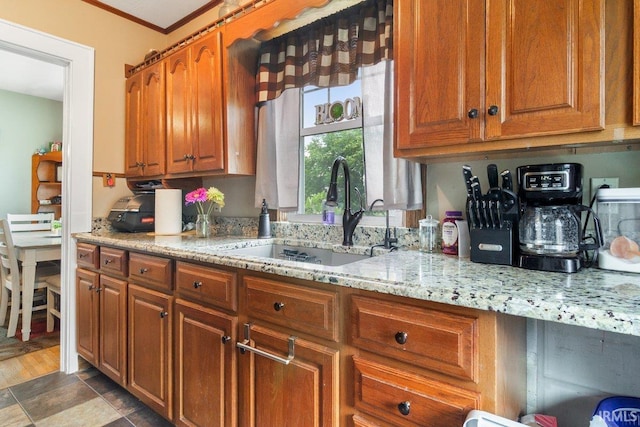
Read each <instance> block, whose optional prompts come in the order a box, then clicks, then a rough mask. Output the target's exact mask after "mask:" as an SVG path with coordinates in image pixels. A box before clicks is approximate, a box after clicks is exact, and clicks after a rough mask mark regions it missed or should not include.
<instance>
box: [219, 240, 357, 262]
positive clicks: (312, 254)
mask: <svg viewBox="0 0 640 427" xmlns="http://www.w3.org/2000/svg"><path fill="white" fill-rule="evenodd" d="M225 253H227V254H229V255H246V256H255V257H261V258H271V259H283V260H287V261H298V262H306V263H311V264H320V265H326V266H329V267H337V266H340V265H345V264H351V263H352V262H356V261H361V260H363V259H367V258H369V255H359V254H349V253H343V252H334V251H332V250H331V249H322V248H307V247H303V246H292V245H280V244H269V245H261V246H251V247H246V248H240V249H230V250H228V251H225Z"/></svg>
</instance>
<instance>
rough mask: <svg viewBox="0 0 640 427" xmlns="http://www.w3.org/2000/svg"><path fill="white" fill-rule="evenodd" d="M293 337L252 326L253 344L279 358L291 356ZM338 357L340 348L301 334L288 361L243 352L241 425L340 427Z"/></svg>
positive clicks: (240, 359) (241, 363) (241, 356)
mask: <svg viewBox="0 0 640 427" xmlns="http://www.w3.org/2000/svg"><path fill="white" fill-rule="evenodd" d="M290 337H291V335H288V334H285V333H282V332H278V331H275V330H273V329H270V328H268V327H262V326H256V325H252V327H251V343H252V344H251V345H252V346H253V347H255V348H256V349H258V350H261V351H264V352H267V353H269V354H273V355H276V356H278V357H280V358H284V359H286V358H287V356H288V354H289V351H288V348H289V338H290ZM240 338H242V337H240ZM338 356H339V352H338V350H336V349H333V348H331V347H327V346H324V345H321V344H317V343H314V342H311V341H309V340H305V339H302V338H296V339H295V346H294V358H293V360H291V361H290V363H289V364H287V365H285V364H283V363H282V362H279V361H275V360H272V359H270V358H268V357H265V356H264V355H261V354H257V353H254V352H249V351H247V352H244V354H240V356H239V372H240V376H239V378H240V383H239V384H240V385H239V386H240V408H239V409H240V425H241V426H252V427H253V426H255V427H260V426H279V427H306V426H310V427H319V426H338V425H339V421H338V417H339V390H338V388H339V387H338V380H339V374H340V371H339V357H338Z"/></svg>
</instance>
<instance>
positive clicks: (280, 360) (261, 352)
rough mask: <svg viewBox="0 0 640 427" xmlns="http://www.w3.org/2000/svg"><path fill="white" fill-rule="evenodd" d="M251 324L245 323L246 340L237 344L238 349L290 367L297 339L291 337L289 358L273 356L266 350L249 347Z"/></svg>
mask: <svg viewBox="0 0 640 427" xmlns="http://www.w3.org/2000/svg"><path fill="white" fill-rule="evenodd" d="M250 334H251V323H245V324H244V336H245V339H244V341H242V342H237V343H236V347H238V348H239V349H240V351H241V352H243V353H244V352H245V351H251V352H253V353H255V354H257V355H259V356H264V357H266V358H267V359H270V360H273V361H275V362H278V363H282V364H283V365H288V364H289V363H291V361H292V360H293V358H294V356H295V343H296V338H297V337H294V336H293V335H292V336H290V337H289V354H288V356H287V358H286V359H285V358H284V357H280V356H277V355H275V354H271V353H269V352H267V351H264V350H260V349H259V348H255V347H251V346H250V345H249V342H251V337H250Z"/></svg>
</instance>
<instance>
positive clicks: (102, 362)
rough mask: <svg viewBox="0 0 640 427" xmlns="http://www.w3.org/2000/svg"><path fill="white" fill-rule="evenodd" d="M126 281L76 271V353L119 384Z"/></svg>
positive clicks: (121, 381)
mask: <svg viewBox="0 0 640 427" xmlns="http://www.w3.org/2000/svg"><path fill="white" fill-rule="evenodd" d="M126 296H127V282H126V281H125V280H122V279H117V278H113V277H109V276H105V275H101V274H98V273H97V272H93V271H89V270H84V269H78V270H77V272H76V299H77V309H76V315H77V321H76V334H77V340H78V345H77V350H78V353H79V354H80V356H82V357H83V358H84V359H86V360H87V361H88V362H90V363H91V364H93V365H94V366H96V367H97V368H98V369H100V370H101V371H102V372H103V373H104V374H105V375H107V376H108V377H110V378H111V379H112V380H114V381H115V382H117V383H118V384H120V385H125V384H126V373H127V370H126V366H127V363H126V348H127V347H126V336H127V335H126V321H127V313H126V307H127V299H126V298H127V297H126Z"/></svg>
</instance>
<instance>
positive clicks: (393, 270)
mask: <svg viewBox="0 0 640 427" xmlns="http://www.w3.org/2000/svg"><path fill="white" fill-rule="evenodd" d="M74 237H75V238H76V239H77V240H78V241H83V242H88V243H94V244H99V245H109V246H118V247H122V248H127V249H130V250H135V251H142V252H148V253H151V254H156V255H165V256H171V257H176V258H181V259H186V260H193V261H199V262H206V263H213V264H218V265H224V266H229V267H237V268H243V269H248V270H253V271H261V272H265V273H272V274H277V275H281V276H285V277H292V278H298V279H305V280H312V281H316V282H323V283H330V284H334V285H337V286H347V287H352V288H357V289H365V290H371V291H378V292H382V293H387V294H393V295H400V296H407V297H411V298H417V299H422V300H428V301H434V302H440V303H445V304H451V305H457V306H463V307H469V308H475V309H480V310H491V311H497V312H501V313H507V314H512V315H516V316H523V317H528V318H533V319H540V320H548V321H554V322H560V323H565V324H569V325H577V326H584V327H588V328H593V329H599V330H603V331H611V332H619V333H623V334H629V335H635V336H640V275H637V274H632V273H618V272H614V271H607V270H600V269H598V268H589V269H583V270H582V271H580V272H578V273H574V274H565V273H549V272H539V271H532V270H524V269H520V268H516V267H510V266H500V265H487V264H478V263H473V262H471V261H469V260H468V259H459V258H457V257H454V256H448V255H443V254H441V253H434V254H427V253H422V252H419V251H416V250H399V251H393V252H387V251H386V250H378V251H377V252H374V254H379V255H377V256H374V257H373V258H367V259H364V260H361V261H357V262H354V263H351V264H346V265H344V266H339V267H327V266H322V265H317V264H308V263H301V262H295V261H285V260H279V259H267V258H261V257H255V256H246V255H245V256H241V255H229V254H225V251H226V250H229V249H235V248H240V247H248V246H258V245H265V244H270V243H279V244H287V245H308V246H312V247H313V246H315V247H324V248H332V249H333V250H334V251H339V252H353V253H365V251H368V250H369V248H368V247H367V248H365V247H353V248H344V247H343V246H341V245H331V244H327V243H324V244H322V243H310V242H309V241H304V240H288V239H277V238H274V239H252V238H243V237H234V236H231V237H212V238H208V239H199V238H196V237H194V236H193V235H182V236H153V235H152V234H151V233H150V234H144V233H136V234H128V233H95V234H91V233H78V234H75V235H74ZM367 253H368V252H367Z"/></svg>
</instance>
